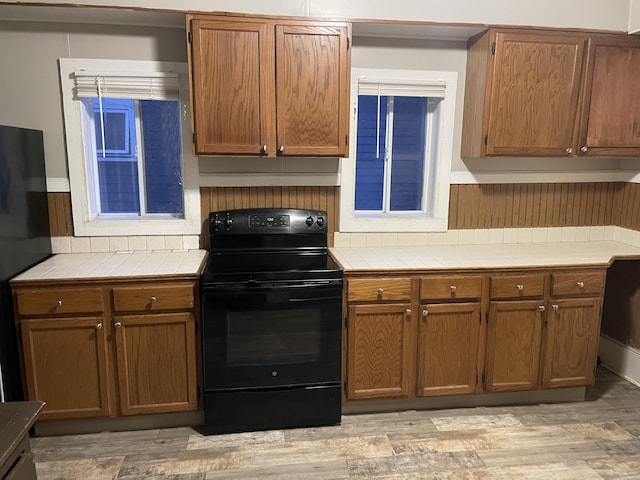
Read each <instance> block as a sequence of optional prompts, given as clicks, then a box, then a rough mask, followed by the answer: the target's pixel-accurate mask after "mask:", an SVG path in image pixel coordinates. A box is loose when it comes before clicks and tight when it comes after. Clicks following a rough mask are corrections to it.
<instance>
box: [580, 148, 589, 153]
mask: <svg viewBox="0 0 640 480" xmlns="http://www.w3.org/2000/svg"><path fill="white" fill-rule="evenodd" d="M587 150H589V149H588V148H587V147H586V146H584V147H580V151H581V152H582V153H587Z"/></svg>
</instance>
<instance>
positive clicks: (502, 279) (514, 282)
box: [490, 273, 544, 298]
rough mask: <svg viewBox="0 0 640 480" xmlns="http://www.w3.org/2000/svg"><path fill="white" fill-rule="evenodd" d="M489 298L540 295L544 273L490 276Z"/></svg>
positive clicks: (542, 291) (542, 290) (541, 293)
mask: <svg viewBox="0 0 640 480" xmlns="http://www.w3.org/2000/svg"><path fill="white" fill-rule="evenodd" d="M490 290H491V298H526V297H541V296H542V295H543V294H544V273H532V274H524V275H503V276H499V277H498V276H495V277H491V288H490Z"/></svg>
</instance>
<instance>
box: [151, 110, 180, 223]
mask: <svg viewBox="0 0 640 480" xmlns="http://www.w3.org/2000/svg"><path fill="white" fill-rule="evenodd" d="M140 116H141V118H142V136H143V138H144V165H145V189H146V193H147V199H146V200H147V212H148V213H172V214H179V215H182V213H183V212H184V205H183V195H182V192H183V190H182V144H181V134H180V105H179V102H178V101H174V100H141V101H140Z"/></svg>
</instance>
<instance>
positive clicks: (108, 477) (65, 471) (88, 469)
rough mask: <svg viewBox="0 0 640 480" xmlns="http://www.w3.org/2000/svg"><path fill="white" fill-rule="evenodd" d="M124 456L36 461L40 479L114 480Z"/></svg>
mask: <svg viewBox="0 0 640 480" xmlns="http://www.w3.org/2000/svg"><path fill="white" fill-rule="evenodd" d="M123 460H124V457H102V458H85V459H81V460H59V461H47V462H37V463H36V474H37V475H38V480H88V479H90V480H112V479H114V478H116V477H117V476H118V472H119V471H120V467H121V466H122V462H123Z"/></svg>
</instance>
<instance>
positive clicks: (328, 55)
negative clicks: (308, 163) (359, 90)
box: [276, 25, 350, 157]
mask: <svg viewBox="0 0 640 480" xmlns="http://www.w3.org/2000/svg"><path fill="white" fill-rule="evenodd" d="M348 38H349V28H348V27H346V26H344V27H342V26H310V25H277V26H276V49H277V50H276V78H277V94H276V100H277V112H278V113H277V137H278V140H277V143H278V152H279V154H280V155H294V156H295V155H312V156H313V155H331V156H337V157H344V156H346V155H347V152H348V130H349V72H350V56H349V52H348V45H347V41H348Z"/></svg>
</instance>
